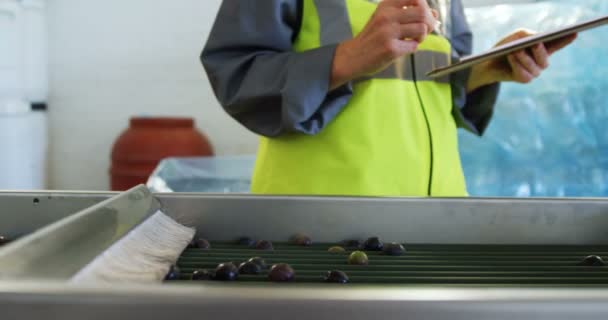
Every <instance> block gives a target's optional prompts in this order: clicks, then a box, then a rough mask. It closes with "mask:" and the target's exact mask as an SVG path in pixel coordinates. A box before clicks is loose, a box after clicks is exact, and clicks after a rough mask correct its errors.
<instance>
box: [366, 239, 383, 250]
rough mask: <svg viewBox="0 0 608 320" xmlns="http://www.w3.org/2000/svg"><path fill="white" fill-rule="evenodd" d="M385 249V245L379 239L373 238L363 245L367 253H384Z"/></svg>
mask: <svg viewBox="0 0 608 320" xmlns="http://www.w3.org/2000/svg"><path fill="white" fill-rule="evenodd" d="M383 247H384V244H383V243H382V241H380V239H379V238H378V237H371V238H369V239H367V240H365V243H363V248H364V249H365V250H367V251H382V248H383Z"/></svg>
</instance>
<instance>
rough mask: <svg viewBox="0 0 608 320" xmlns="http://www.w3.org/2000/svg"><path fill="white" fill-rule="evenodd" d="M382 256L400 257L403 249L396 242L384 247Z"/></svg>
mask: <svg viewBox="0 0 608 320" xmlns="http://www.w3.org/2000/svg"><path fill="white" fill-rule="evenodd" d="M383 251H384V254H386V255H389V256H400V255H402V254H404V253H405V248H404V247H403V246H402V245H401V244H400V243H397V242H392V243H389V244H387V245H385V246H384V249H383Z"/></svg>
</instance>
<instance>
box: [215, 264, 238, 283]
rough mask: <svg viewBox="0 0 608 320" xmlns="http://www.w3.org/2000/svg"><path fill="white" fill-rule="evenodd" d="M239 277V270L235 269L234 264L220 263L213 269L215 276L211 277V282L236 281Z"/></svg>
mask: <svg viewBox="0 0 608 320" xmlns="http://www.w3.org/2000/svg"><path fill="white" fill-rule="evenodd" d="M238 276H239V270H238V269H237V268H236V266H235V265H234V263H232V262H226V263H221V264H219V265H218V266H217V268H215V275H214V276H213V280H220V281H232V280H236V278H237V277H238Z"/></svg>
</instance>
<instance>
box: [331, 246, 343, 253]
mask: <svg viewBox="0 0 608 320" xmlns="http://www.w3.org/2000/svg"><path fill="white" fill-rule="evenodd" d="M327 251H328V252H330V253H343V252H346V250H344V248H342V247H339V246H334V247H331V248H329V249H327Z"/></svg>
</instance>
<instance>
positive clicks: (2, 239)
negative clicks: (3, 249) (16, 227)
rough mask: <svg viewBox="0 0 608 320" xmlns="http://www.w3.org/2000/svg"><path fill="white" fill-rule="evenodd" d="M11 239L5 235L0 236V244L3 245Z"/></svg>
mask: <svg viewBox="0 0 608 320" xmlns="http://www.w3.org/2000/svg"><path fill="white" fill-rule="evenodd" d="M11 241H12V240H11V239H9V238H8V237H5V236H0V246H3V245H5V244H7V243H9V242H11Z"/></svg>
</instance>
